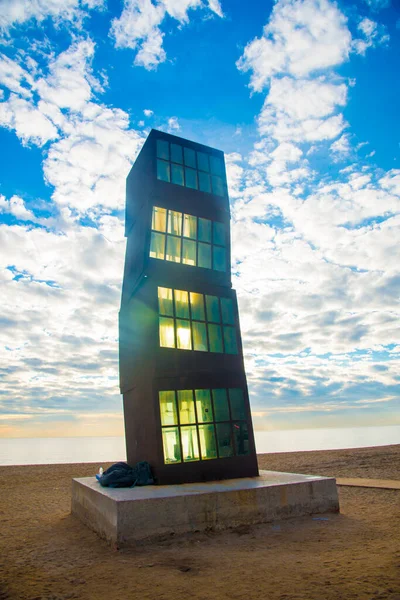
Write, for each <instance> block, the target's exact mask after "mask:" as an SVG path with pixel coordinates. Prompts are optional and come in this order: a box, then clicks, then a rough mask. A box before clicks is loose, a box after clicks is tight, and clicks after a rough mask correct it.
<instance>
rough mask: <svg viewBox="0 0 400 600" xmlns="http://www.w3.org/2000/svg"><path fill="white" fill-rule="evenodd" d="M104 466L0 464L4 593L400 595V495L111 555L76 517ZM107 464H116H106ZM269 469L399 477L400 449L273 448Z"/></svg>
mask: <svg viewBox="0 0 400 600" xmlns="http://www.w3.org/2000/svg"><path fill="white" fill-rule="evenodd" d="M98 466H99V465H97V464H70V465H36V466H32V467H27V466H23V467H0V494H1V495H0V498H1V500H0V522H1V528H0V600H67V599H68V598H79V599H80V598H81V599H83V600H86V599H90V600H125V599H141V600H142V599H151V600H156V599H157V600H158V599H160V600H181V599H182V600H183V599H185V600H186V599H187V598H196V599H199V600H206V599H209V598H213V599H216V600H222V599H229V600H234V599H238V598H240V599H242V598H243V599H244V598H246V599H254V600H269V599H271V600H275V599H279V600H295V599H297V600H300V599H301V600H310V599H316V600H330V599H340V600H345V599H350V598H354V599H360V600H362V599H371V600H377V599H379V600H383V599H389V600H400V491H398V490H382V489H367V488H354V487H340V488H339V495H340V505H341V513H340V514H338V515H332V514H329V515H327V516H326V520H325V519H323V520H321V519H318V518H315V517H314V518H313V517H312V516H309V517H303V518H300V519H291V520H287V521H281V522H276V523H267V524H263V525H258V526H254V527H245V528H241V529H236V530H229V531H226V532H223V533H215V532H207V533H202V534H200V533H198V534H190V535H186V536H183V537H179V538H176V537H174V536H169V537H168V538H166V539H162V540H160V541H158V542H152V543H149V544H146V545H143V546H140V547H137V548H134V549H124V550H119V551H116V550H113V549H112V548H110V547H109V546H108V545H107V544H106V542H104V541H103V540H100V539H99V538H98V537H97V536H96V534H95V533H93V532H92V531H90V530H88V529H87V528H85V527H84V526H83V525H82V524H81V523H80V522H79V521H77V520H76V519H75V518H74V517H72V516H71V514H70V488H71V479H72V478H73V477H85V476H89V475H94V474H95V473H96V472H97V469H98ZM103 466H104V467H106V466H108V465H106V464H105V465H103ZM259 466H260V468H264V469H269V470H276V471H286V472H297V473H309V474H317V475H329V476H334V477H362V478H373V479H379V478H382V479H392V480H399V479H400V445H397V446H385V447H379V448H361V449H356V450H354V449H352V450H331V451H324V452H299V453H280V454H264V455H261V456H259Z"/></svg>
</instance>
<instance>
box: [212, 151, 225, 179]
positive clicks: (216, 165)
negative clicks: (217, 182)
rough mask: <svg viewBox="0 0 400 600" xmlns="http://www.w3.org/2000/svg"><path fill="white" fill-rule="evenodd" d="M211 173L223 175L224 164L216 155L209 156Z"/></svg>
mask: <svg viewBox="0 0 400 600" xmlns="http://www.w3.org/2000/svg"><path fill="white" fill-rule="evenodd" d="M210 165H211V173H212V174H213V175H219V176H220V177H223V176H224V165H223V162H222V160H221V159H220V158H218V156H212V155H211V156H210Z"/></svg>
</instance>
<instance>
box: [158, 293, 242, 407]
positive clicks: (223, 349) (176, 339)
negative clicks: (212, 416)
mask: <svg viewBox="0 0 400 600" xmlns="http://www.w3.org/2000/svg"><path fill="white" fill-rule="evenodd" d="M159 287H162V288H163V287H164V286H157V304H158V330H159V336H158V339H159V340H160V317H161V318H167V319H173V321H174V344H175V345H174V347H171V346H161V345H160V346H159V348H165V349H166V350H186V352H207V353H209V354H227V355H228V356H238V355H239V349H240V348H239V344H238V331H237V326H238V319H237V314H236V312H235V310H234V303H233V299H232V298H227V300H230V301H231V302H232V310H233V319H234V324H233V325H231V324H227V323H224V322H223V316H222V308H221V296H213V294H204V293H203V292H190V291H188V290H175V289H174V288H164V289H169V290H171V291H172V312H173V315H172V316H171V315H167V314H165V313H161V312H160V304H159V300H158V288H159ZM175 291H178V292H186V293H187V294H188V309H189V319H187V318H185V317H178V316H177V314H176V306H175ZM191 293H195V294H196V293H198V294H200V295H201V296H202V297H203V308H204V317H205V319H204V321H201V320H200V319H193V317H192V305H191V301H190V294H191ZM206 296H211V297H214V298H217V300H218V308H219V316H220V320H219V321H209V320H208V311H207V302H206ZM222 297H223V298H226V296H222ZM177 320H180V321H189V328H190V344H191V348H178V336H177V326H176V321H177ZM193 322H194V323H204V324H205V326H206V327H205V329H206V337H207V350H195V348H194V336H193V327H192V323H193ZM209 324H211V325H218V326H219V328H220V330H221V341H222V352H212V351H211V350H210V336H209V330H208V325H209ZM224 327H229V328H231V329H233V330H234V333H235V340H236V350H237V351H236V352H226V344H225V335H224ZM227 389H228V388H227ZM229 406H230V399H229Z"/></svg>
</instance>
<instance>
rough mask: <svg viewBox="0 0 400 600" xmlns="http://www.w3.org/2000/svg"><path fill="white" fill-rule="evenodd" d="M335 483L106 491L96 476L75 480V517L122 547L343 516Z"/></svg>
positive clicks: (251, 480)
mask: <svg viewBox="0 0 400 600" xmlns="http://www.w3.org/2000/svg"><path fill="white" fill-rule="evenodd" d="M338 511H339V500H338V494H337V489H336V480H335V479H334V478H330V477H329V478H328V477H318V476H315V475H296V474H294V473H278V472H275V471H260V476H259V477H248V478H243V479H228V480H225V481H210V482H207V483H190V484H183V485H163V486H161V485H160V486H156V485H153V486H146V487H136V488H120V489H111V488H102V487H101V486H100V484H99V483H98V482H97V481H96V478H95V477H84V478H82V479H73V481H72V513H73V514H74V515H76V516H77V517H78V518H79V519H80V520H81V521H82V522H83V523H84V524H85V525H87V526H88V527H90V529H93V530H94V531H95V532H96V533H98V534H99V535H100V536H101V537H103V538H105V539H106V540H107V541H108V542H110V543H111V544H114V545H116V546H118V547H122V546H130V545H135V544H136V543H137V542H139V541H142V540H145V539H149V538H157V537H160V536H163V535H165V534H170V533H175V534H182V533H187V532H190V531H204V530H206V529H227V528H229V527H238V526H240V525H253V524H256V523H265V522H268V521H273V520H276V519H286V518H289V517H299V516H303V515H309V514H318V513H324V512H338Z"/></svg>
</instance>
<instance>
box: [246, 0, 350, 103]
mask: <svg viewBox="0 0 400 600" xmlns="http://www.w3.org/2000/svg"><path fill="white" fill-rule="evenodd" d="M350 43H351V35H350V32H349V30H348V28H347V23H346V18H345V17H344V15H343V14H342V13H341V12H340V11H339V9H338V8H337V6H336V5H335V4H332V3H331V2H329V1H328V0H279V1H278V2H277V4H276V5H275V7H274V9H273V12H272V15H271V19H270V21H269V23H268V25H266V26H265V27H264V31H263V36H262V37H261V38H256V39H255V40H253V41H252V42H250V43H249V44H248V45H247V46H246V48H245V51H244V54H243V56H242V58H241V59H240V60H239V61H238V63H237V64H238V67H239V69H240V70H242V71H249V70H251V71H252V75H251V79H250V85H251V87H252V88H253V89H254V90H255V91H261V90H262V89H263V88H264V87H265V86H266V85H268V83H269V80H270V79H271V77H273V76H274V75H275V74H277V73H281V72H286V73H289V74H290V75H292V76H295V77H304V76H306V75H308V74H310V73H312V72H315V71H318V70H321V69H326V68H328V67H332V66H335V65H338V64H340V63H342V62H344V61H345V60H347V57H348V54H349V51H350Z"/></svg>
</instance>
